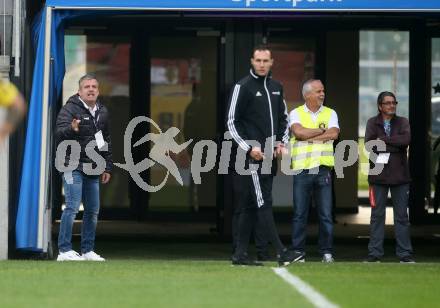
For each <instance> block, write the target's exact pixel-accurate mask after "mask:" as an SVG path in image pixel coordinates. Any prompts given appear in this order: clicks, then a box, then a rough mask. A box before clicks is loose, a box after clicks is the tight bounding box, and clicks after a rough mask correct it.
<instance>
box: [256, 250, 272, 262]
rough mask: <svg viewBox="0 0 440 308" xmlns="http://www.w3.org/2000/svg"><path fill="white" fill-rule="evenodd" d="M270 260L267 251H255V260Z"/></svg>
mask: <svg viewBox="0 0 440 308" xmlns="http://www.w3.org/2000/svg"><path fill="white" fill-rule="evenodd" d="M269 260H270V255H269V253H268V252H267V251H264V252H257V261H261V262H266V261H269Z"/></svg>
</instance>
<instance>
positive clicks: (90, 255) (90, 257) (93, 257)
mask: <svg viewBox="0 0 440 308" xmlns="http://www.w3.org/2000/svg"><path fill="white" fill-rule="evenodd" d="M82 257H83V258H84V260H85V261H101V262H102V261H105V259H104V258H103V257H101V256H100V255H98V254H97V253H96V252H94V251H89V252H87V253H83V254H82Z"/></svg>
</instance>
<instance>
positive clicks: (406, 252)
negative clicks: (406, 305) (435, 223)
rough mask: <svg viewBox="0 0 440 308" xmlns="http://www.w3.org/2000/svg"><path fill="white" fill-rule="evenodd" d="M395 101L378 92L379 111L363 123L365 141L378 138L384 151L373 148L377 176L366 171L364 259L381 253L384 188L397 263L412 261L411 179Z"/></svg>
mask: <svg viewBox="0 0 440 308" xmlns="http://www.w3.org/2000/svg"><path fill="white" fill-rule="evenodd" d="M396 107H397V101H396V97H395V95H394V94H393V93H391V92H381V93H380V94H379V96H378V98H377V108H378V111H379V114H378V115H377V116H375V117H372V118H370V119H369V120H368V122H367V128H366V131H365V142H368V141H370V140H381V141H383V142H384V143H385V145H386V149H385V150H384V151H375V152H376V154H377V155H378V157H377V159H376V161H375V162H376V163H382V164H383V166H384V168H383V170H382V172H381V173H379V174H377V175H372V174H370V175H369V176H368V182H369V184H370V204H371V226H370V242H369V244H368V258H367V260H366V261H368V262H379V261H380V258H381V257H382V256H383V254H384V252H383V240H384V232H385V208H386V203H387V199H388V191H389V190H391V199H392V202H393V210H394V228H395V234H396V255H397V257H398V258H399V259H400V262H401V263H414V260H413V258H412V252H413V251H412V246H411V239H410V233H409V220H408V194H409V183H410V181H411V179H410V175H409V168H408V158H407V149H408V145H409V143H410V140H411V131H410V126H409V121H408V119H406V118H404V117H399V116H397V115H396Z"/></svg>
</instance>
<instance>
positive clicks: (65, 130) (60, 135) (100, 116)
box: [55, 94, 113, 173]
mask: <svg viewBox="0 0 440 308" xmlns="http://www.w3.org/2000/svg"><path fill="white" fill-rule="evenodd" d="M96 104H97V106H98V110H97V111H96V112H95V119H93V117H92V114H91V113H90V111H89V110H88V109H86V108H85V107H84V104H83V102H82V101H80V99H79V96H78V94H75V95H73V96H71V97H70V98H69V99H68V101H67V103H66V104H65V105H64V106H63V108H61V110H60V112H59V114H58V117H57V122H56V130H55V140H56V144H57V145H58V144H59V143H60V142H61V141H63V140H76V141H78V142H79V144H80V145H81V154H80V160H79V165H78V168H77V169H76V170H79V171H83V164H84V163H93V168H95V167H96V164H95V163H94V162H93V161H92V160H91V159H90V158H89V157H88V156H87V155H86V152H85V148H86V146H87V144H88V143H89V142H90V141H92V140H95V134H96V133H97V132H98V131H102V135H103V137H104V140H105V142H106V143H107V144H108V151H99V150H98V148H97V147H95V151H96V152H97V153H99V154H100V155H101V156H102V157H103V158H104V159H105V163H106V166H105V171H106V172H109V173H110V172H111V169H112V166H113V162H112V144H111V139H110V132H109V113H108V110H107V108H106V107H105V106H104V105H102V104H101V102H100V101H99V100H98V101H97V102H96ZM73 119H78V120H81V122H80V123H79V131H78V132H75V131H74V130H73V129H72V126H71V124H72V121H73ZM69 159H70V152H69V151H68V152H67V155H66V161H65V163H66V165H67V164H68V162H69Z"/></svg>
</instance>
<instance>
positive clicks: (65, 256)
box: [57, 250, 84, 261]
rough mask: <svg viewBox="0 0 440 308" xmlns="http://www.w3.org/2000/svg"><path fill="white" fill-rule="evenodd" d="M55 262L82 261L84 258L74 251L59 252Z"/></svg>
mask: <svg viewBox="0 0 440 308" xmlns="http://www.w3.org/2000/svg"><path fill="white" fill-rule="evenodd" d="M57 261H84V258H83V257H82V256H81V255H80V254H79V253H77V252H76V251H75V250H69V251H66V252H60V253H59V254H58V258H57Z"/></svg>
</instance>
